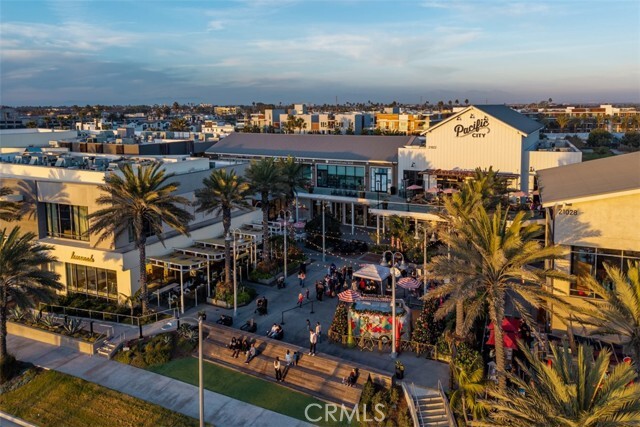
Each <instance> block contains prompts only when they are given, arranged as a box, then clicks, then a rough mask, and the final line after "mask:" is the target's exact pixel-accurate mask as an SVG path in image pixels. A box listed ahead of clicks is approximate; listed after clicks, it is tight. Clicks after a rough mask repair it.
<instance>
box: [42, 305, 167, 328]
mask: <svg viewBox="0 0 640 427" xmlns="http://www.w3.org/2000/svg"><path fill="white" fill-rule="evenodd" d="M60 309H61V310H62V315H65V316H67V315H68V316H74V317H84V318H88V319H89V320H102V321H103V322H113V321H114V318H115V322H116V323H126V324H130V325H138V326H139V325H140V322H141V321H143V319H146V318H148V317H151V316H156V320H155V321H156V322H157V321H158V316H159V315H161V314H166V313H171V315H174V314H175V309H167V310H161V311H157V312H154V313H150V314H145V315H143V316H131V315H129V314H120V313H112V312H109V311H98V310H90V309H87V308H76V307H65V306H63V305H56V304H41V305H40V310H44V311H46V312H50V313H53V314H60ZM71 313H75V314H71ZM78 313H87V314H88V315H82V314H78ZM100 316H101V317H100ZM121 320H128V321H124V322H123V321H121Z"/></svg>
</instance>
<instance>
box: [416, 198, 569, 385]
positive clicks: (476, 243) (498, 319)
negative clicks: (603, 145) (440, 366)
mask: <svg viewBox="0 0 640 427" xmlns="http://www.w3.org/2000/svg"><path fill="white" fill-rule="evenodd" d="M525 219H526V216H525V213H524V212H522V211H521V212H518V213H516V215H515V217H514V218H513V219H512V220H510V219H509V218H508V217H507V212H505V211H503V210H502V209H501V207H500V206H498V208H497V209H496V211H495V212H494V213H493V214H489V213H487V211H486V209H485V208H484V206H482V204H477V205H475V207H474V209H473V212H472V213H471V215H470V216H469V217H468V218H467V219H466V220H462V221H458V222H456V223H455V224H456V226H457V229H456V230H455V232H452V233H447V234H444V235H442V236H441V240H444V242H445V243H447V244H448V245H449V246H450V251H451V257H450V259H449V258H448V257H447V256H445V255H439V256H436V257H435V258H434V259H433V262H432V269H433V270H434V272H436V273H437V274H436V276H437V277H440V278H444V277H449V278H452V280H451V281H450V283H445V284H443V285H441V286H439V287H438V288H436V289H434V290H432V291H431V292H429V293H428V294H427V297H428V298H440V297H444V296H449V298H448V299H447V300H446V301H445V302H444V303H443V304H442V306H441V307H440V309H439V310H438V315H439V316H444V315H445V314H446V313H448V312H450V311H452V310H453V308H454V307H455V305H456V302H458V301H460V300H462V301H466V302H467V306H466V310H465V316H464V325H463V327H462V329H463V330H464V331H468V330H469V329H470V328H471V326H472V324H473V321H474V320H475V319H476V318H477V317H478V316H479V315H480V314H481V313H482V312H483V309H484V307H485V304H486V305H488V310H489V319H490V320H491V322H493V324H494V325H496V327H495V328H494V333H495V342H496V365H497V369H498V372H499V373H504V372H505V351H504V347H503V331H502V327H501V325H502V321H503V320H504V317H505V311H504V307H505V303H506V297H507V294H509V295H510V296H511V302H512V303H513V305H514V307H515V308H516V309H517V310H518V311H519V312H520V314H521V315H522V316H523V317H524V318H525V320H527V323H529V324H531V323H533V320H532V319H531V318H530V316H529V314H528V310H527V307H525V306H523V304H522V302H521V300H523V301H526V302H527V303H528V304H530V305H532V306H534V307H541V306H544V305H545V303H547V302H548V301H553V303H554V304H558V305H559V306H560V307H565V308H566V306H567V305H566V304H565V303H564V302H563V301H562V300H561V299H560V298H558V297H557V296H554V295H553V294H551V293H549V292H547V291H546V290H545V289H544V288H543V286H542V285H543V284H544V283H545V282H546V277H551V276H555V277H558V278H565V279H566V278H567V276H566V275H562V274H560V273H558V272H551V271H547V270H542V269H539V268H536V267H534V265H535V264H536V263H540V262H542V261H544V260H547V259H552V258H556V257H558V256H560V255H561V253H562V250H561V248H560V247H557V246H547V247H542V246H541V245H540V243H539V242H538V240H536V239H538V238H539V236H540V235H541V234H542V227H541V226H540V225H539V224H535V223H531V224H525ZM509 220H510V221H511V222H508V221H509ZM456 320H458V319H456ZM456 330H457V331H458V327H457V325H456ZM499 386H500V388H501V389H504V388H505V387H506V379H505V377H504V375H500V376H499Z"/></svg>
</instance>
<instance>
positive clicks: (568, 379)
mask: <svg viewBox="0 0 640 427" xmlns="http://www.w3.org/2000/svg"><path fill="white" fill-rule="evenodd" d="M550 347H551V353H552V354H553V358H552V360H553V363H552V364H551V366H549V365H548V364H547V363H546V361H545V360H542V359H540V358H539V357H538V356H537V355H533V354H531V353H530V352H529V350H528V349H527V348H524V347H521V350H522V351H523V353H524V354H525V357H526V360H527V362H528V364H529V366H527V364H525V363H522V362H521V361H518V363H519V365H520V367H521V368H522V370H523V371H524V372H525V377H526V378H527V379H528V380H527V381H525V380H523V379H521V378H520V377H519V376H517V375H513V374H508V378H509V380H510V381H511V382H513V383H514V385H515V386H516V387H515V388H510V389H508V390H504V389H503V390H496V389H489V391H488V394H489V397H490V400H487V401H486V403H487V404H488V405H490V407H491V411H490V412H489V416H488V419H487V421H486V422H480V423H476V424H474V425H479V426H510V427H570V426H580V427H600V426H635V425H638V424H639V423H640V384H630V383H631V382H632V381H634V379H635V378H636V377H637V375H636V372H635V371H634V370H633V368H632V367H631V366H630V365H628V364H626V363H622V364H619V365H617V366H615V367H613V368H612V367H610V366H609V363H610V362H609V360H610V357H611V353H610V352H609V351H608V350H606V349H605V350H602V351H600V354H598V357H597V358H595V359H594V357H593V350H592V349H591V347H588V346H582V345H580V346H578V350H577V354H576V353H573V354H572V353H571V351H569V349H568V348H567V347H566V346H565V347H562V348H559V347H557V346H556V345H553V344H551V346H550ZM517 388H519V389H521V390H524V393H519V392H518V391H517Z"/></svg>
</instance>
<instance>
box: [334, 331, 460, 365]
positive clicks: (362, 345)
mask: <svg viewBox="0 0 640 427" xmlns="http://www.w3.org/2000/svg"><path fill="white" fill-rule="evenodd" d="M327 336H328V338H329V341H331V342H335V343H338V344H343V345H348V343H349V335H346V334H339V333H337V332H334V331H332V330H329V331H328V333H327ZM351 338H352V342H355V345H356V346H357V347H358V348H359V349H360V350H369V351H374V350H375V349H378V351H383V350H385V349H391V342H390V340H388V339H385V338H374V337H363V336H355V335H352V336H351ZM399 348H400V352H403V351H410V352H413V353H415V354H416V356H418V357H419V356H422V355H423V354H424V355H426V357H427V358H428V359H432V360H440V361H445V362H447V361H448V360H446V359H444V360H443V359H442V358H439V357H438V351H437V348H436V346H435V345H432V344H425V343H420V342H417V341H409V340H400V343H399Z"/></svg>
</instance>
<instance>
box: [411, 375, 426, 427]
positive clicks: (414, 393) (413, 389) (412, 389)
mask: <svg viewBox="0 0 640 427" xmlns="http://www.w3.org/2000/svg"><path fill="white" fill-rule="evenodd" d="M411 394H412V395H413V396H415V397H416V402H417V401H418V394H417V393H416V385H415V384H414V383H411ZM418 415H419V416H420V425H421V426H424V425H425V422H424V417H423V416H422V411H419V412H418Z"/></svg>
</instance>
